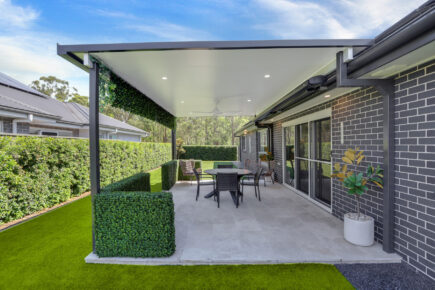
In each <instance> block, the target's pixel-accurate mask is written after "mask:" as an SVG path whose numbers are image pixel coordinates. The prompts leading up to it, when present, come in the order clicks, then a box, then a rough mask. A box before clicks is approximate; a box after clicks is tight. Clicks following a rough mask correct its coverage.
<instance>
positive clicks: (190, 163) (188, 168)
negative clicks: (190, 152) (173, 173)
mask: <svg viewBox="0 0 435 290" xmlns="http://www.w3.org/2000/svg"><path fill="white" fill-rule="evenodd" d="M180 167H181V172H182V173H183V176H188V177H189V178H190V184H192V180H193V178H194V177H195V173H194V172H193V168H194V167H195V161H194V160H180ZM198 171H199V172H201V170H198Z"/></svg>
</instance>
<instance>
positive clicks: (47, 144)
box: [0, 136, 171, 224]
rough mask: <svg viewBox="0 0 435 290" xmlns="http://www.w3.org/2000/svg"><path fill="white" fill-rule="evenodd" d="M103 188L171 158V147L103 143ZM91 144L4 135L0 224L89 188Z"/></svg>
mask: <svg viewBox="0 0 435 290" xmlns="http://www.w3.org/2000/svg"><path fill="white" fill-rule="evenodd" d="M100 159H101V160H100V163H101V168H100V175H101V177H100V178H101V186H102V187H104V186H106V185H108V184H110V183H113V182H114V181H118V180H121V179H123V178H125V176H131V175H133V174H136V173H139V172H146V171H148V170H150V169H153V168H157V167H159V166H160V164H162V163H163V162H165V161H168V160H171V145H170V144H167V143H165V144H163V143H136V142H126V141H112V140H101V141H100ZM89 187H90V181H89V141H88V140H86V139H62V138H45V137H36V136H35V137H27V136H26V137H24V136H21V137H10V136H0V224H2V223H6V222H8V221H11V220H15V219H19V218H21V217H23V216H25V215H28V214H31V213H34V212H36V211H39V210H42V209H44V208H48V207H51V206H54V205H56V204H58V203H60V202H63V201H66V200H68V199H69V198H71V197H72V196H77V195H80V194H82V193H83V192H85V191H87V190H89Z"/></svg>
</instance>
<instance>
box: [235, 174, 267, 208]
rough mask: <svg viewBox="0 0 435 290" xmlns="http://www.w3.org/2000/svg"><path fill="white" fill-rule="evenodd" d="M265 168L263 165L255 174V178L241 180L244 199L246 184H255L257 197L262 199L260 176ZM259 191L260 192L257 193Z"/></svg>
mask: <svg viewBox="0 0 435 290" xmlns="http://www.w3.org/2000/svg"><path fill="white" fill-rule="evenodd" d="M263 171H264V169H263V168H262V167H260V168H258V169H257V171H256V172H255V174H254V178H252V179H242V180H241V181H240V184H241V186H242V199H243V188H244V187H245V186H253V187H254V190H255V197H257V198H258V200H259V201H261V195H260V177H261V175H262V174H263ZM257 192H258V194H257Z"/></svg>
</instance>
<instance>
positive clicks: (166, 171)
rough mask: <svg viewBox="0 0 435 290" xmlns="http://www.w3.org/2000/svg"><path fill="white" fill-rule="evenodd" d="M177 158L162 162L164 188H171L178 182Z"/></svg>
mask: <svg viewBox="0 0 435 290" xmlns="http://www.w3.org/2000/svg"><path fill="white" fill-rule="evenodd" d="M177 167H178V162H177V160H172V161H169V162H166V163H164V164H162V189H163V190H169V189H171V188H172V186H174V184H175V183H176V182H177Z"/></svg>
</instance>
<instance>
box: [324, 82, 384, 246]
mask: <svg viewBox="0 0 435 290" xmlns="http://www.w3.org/2000/svg"><path fill="white" fill-rule="evenodd" d="M382 106H383V97H382V96H381V95H380V94H379V93H378V92H377V91H376V90H375V89H373V88H368V89H363V90H357V91H354V92H352V93H350V94H348V95H346V96H343V97H340V98H339V99H336V100H334V101H333V103H332V118H331V130H332V164H335V163H340V164H341V165H343V164H344V163H343V161H342V160H341V158H342V156H343V154H344V152H345V151H346V150H347V149H348V148H356V147H359V148H360V149H361V150H363V151H364V155H365V156H366V158H365V161H363V162H361V164H360V166H358V167H353V166H349V167H348V168H349V169H351V170H354V171H356V172H365V170H366V168H367V166H368V165H372V166H374V167H376V166H377V165H381V166H382V164H383V122H382V119H383V108H382ZM341 123H343V127H344V134H343V135H344V140H343V141H344V142H343V144H341ZM332 194H333V198H332V214H333V215H335V216H336V217H338V218H340V219H343V215H344V214H345V213H348V212H355V211H356V210H355V205H356V202H355V197H354V196H350V195H349V194H348V193H347V190H346V189H345V188H343V186H342V184H341V182H340V181H338V180H337V179H333V181H332ZM382 198H383V193H382V189H380V188H378V187H376V186H372V185H369V190H368V191H367V194H365V195H363V196H362V198H361V212H362V213H364V214H367V215H369V216H372V217H373V218H374V219H375V239H376V240H377V241H379V242H381V241H382V230H383V227H382V218H383V217H382V215H383V213H382V210H383V203H382V202H383V199H382Z"/></svg>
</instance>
